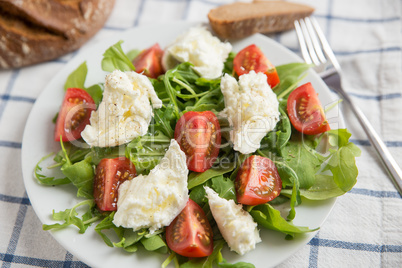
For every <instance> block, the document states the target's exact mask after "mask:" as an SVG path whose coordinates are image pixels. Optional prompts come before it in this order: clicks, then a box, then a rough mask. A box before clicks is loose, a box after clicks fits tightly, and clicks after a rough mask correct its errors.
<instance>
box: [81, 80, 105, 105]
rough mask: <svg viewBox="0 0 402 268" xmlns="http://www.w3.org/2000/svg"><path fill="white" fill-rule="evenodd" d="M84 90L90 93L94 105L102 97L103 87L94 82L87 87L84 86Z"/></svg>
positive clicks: (97, 103)
mask: <svg viewBox="0 0 402 268" xmlns="http://www.w3.org/2000/svg"><path fill="white" fill-rule="evenodd" d="M84 89H85V91H86V92H88V94H89V95H91V97H92V99H93V100H94V102H95V104H96V106H98V105H99V103H101V101H102V98H103V89H102V86H101V85H100V84H95V85H92V86H90V87H88V88H84Z"/></svg>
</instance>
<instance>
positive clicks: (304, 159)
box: [282, 135, 323, 189]
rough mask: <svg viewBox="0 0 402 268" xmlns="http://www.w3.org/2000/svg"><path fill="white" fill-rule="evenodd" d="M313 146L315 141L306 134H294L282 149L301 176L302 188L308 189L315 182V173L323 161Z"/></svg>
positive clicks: (288, 161) (287, 160)
mask: <svg viewBox="0 0 402 268" xmlns="http://www.w3.org/2000/svg"><path fill="white" fill-rule="evenodd" d="M312 146H313V142H312V141H311V140H309V139H307V137H306V136H302V135H298V136H295V135H294V136H293V137H292V139H291V140H290V141H289V142H288V144H287V145H286V146H284V148H283V150H282V155H283V157H284V159H285V162H286V164H287V165H288V166H289V167H290V168H291V169H292V170H294V172H295V173H296V174H297V176H298V178H299V183H300V188H301V189H308V188H310V187H311V186H312V185H313V184H314V182H315V175H316V173H317V172H318V170H319V169H320V167H321V164H322V162H323V161H322V159H321V158H320V157H319V155H318V153H317V152H316V151H314V149H312Z"/></svg>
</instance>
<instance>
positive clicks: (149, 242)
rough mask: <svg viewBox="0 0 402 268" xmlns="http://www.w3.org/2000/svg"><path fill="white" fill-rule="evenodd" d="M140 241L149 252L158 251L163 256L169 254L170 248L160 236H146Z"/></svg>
mask: <svg viewBox="0 0 402 268" xmlns="http://www.w3.org/2000/svg"><path fill="white" fill-rule="evenodd" d="M140 241H141V244H142V245H143V246H144V248H145V249H146V250H148V251H157V252H159V253H163V254H165V253H167V252H168V246H167V245H166V243H165V241H163V239H162V238H161V237H160V235H152V236H148V237H147V236H145V237H143V238H142V239H141V240H140Z"/></svg>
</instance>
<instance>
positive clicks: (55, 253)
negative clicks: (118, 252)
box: [0, 0, 402, 268]
mask: <svg viewBox="0 0 402 268" xmlns="http://www.w3.org/2000/svg"><path fill="white" fill-rule="evenodd" d="M229 2H233V1H231V0H116V5H115V8H114V10H113V13H112V15H111V17H110V19H109V20H108V21H107V23H106V25H105V26H104V27H103V29H102V30H101V31H100V32H99V33H98V34H96V36H95V37H93V38H92V39H91V40H90V41H89V42H88V43H87V44H85V45H84V48H85V47H89V46H91V45H93V44H96V43H97V42H98V41H100V40H103V39H105V38H115V37H114V36H115V34H116V33H120V32H122V31H124V30H126V29H128V28H131V27H136V26H140V25H146V24H150V23H152V24H153V23H164V22H170V21H178V20H185V21H207V18H206V15H207V13H208V11H209V10H210V9H211V8H214V7H216V6H218V5H221V4H225V3H229ZM297 2H301V3H305V4H309V5H311V6H313V7H314V8H315V9H316V11H315V13H314V14H315V17H316V18H317V20H318V22H319V24H320V25H321V26H322V28H323V30H324V33H325V34H326V36H328V40H329V43H330V44H331V46H332V47H333V49H334V52H335V54H336V56H337V57H338V59H339V61H340V64H341V66H342V68H343V70H344V86H345V88H346V90H347V91H348V92H349V93H350V94H351V96H352V98H353V99H354V100H355V101H356V103H357V104H358V105H359V106H360V107H361V108H362V110H363V111H364V113H365V114H366V115H367V117H368V118H369V119H370V121H371V123H372V124H373V126H374V128H375V129H376V130H377V131H378V133H379V134H380V135H381V137H382V138H383V139H384V141H385V143H386V145H387V146H388V148H389V149H390V151H391V153H392V154H393V156H394V157H395V158H396V160H397V162H398V163H399V165H400V166H402V135H401V133H402V84H401V78H402V75H401V74H402V67H401V62H402V57H401V53H402V51H401V48H402V38H401V37H402V1H401V0H353V1H350V0H310V1H308V0H298V1H297ZM270 37H271V38H273V39H274V40H276V41H277V42H279V43H281V44H283V45H285V46H286V47H288V48H289V49H290V50H292V51H294V52H296V53H299V46H298V42H297V39H296V35H295V33H294V31H289V32H286V33H281V34H274V35H270ZM117 39H118V38H116V40H117ZM74 55H75V53H71V54H69V55H66V56H64V57H62V58H59V59H57V60H53V61H50V62H46V63H42V64H38V65H35V66H30V67H26V68H21V69H15V70H9V71H1V72H0V265H1V267H2V268H3V267H32V266H39V267H85V266H86V264H84V263H83V262H81V261H80V260H78V259H77V258H75V257H74V256H73V255H72V254H71V253H69V252H67V251H66V250H65V249H63V248H62V247H61V246H60V245H59V244H58V243H57V242H56V241H55V240H54V239H53V238H52V236H51V235H50V234H49V233H48V232H46V231H43V230H42V224H41V222H40V221H39V220H38V218H37V216H36V215H35V212H34V211H33V209H32V207H31V205H30V201H29V198H28V197H27V194H26V191H25V188H24V183H23V178H22V171H21V146H22V135H23V130H24V126H25V123H26V120H27V118H28V115H29V112H30V110H31V108H32V106H33V105H34V103H35V100H36V99H37V97H38V96H39V94H40V93H41V91H42V89H43V88H44V87H45V86H46V84H47V83H48V81H49V80H50V79H51V78H52V77H53V76H54V75H55V74H56V73H57V72H58V71H59V70H61V69H62V68H63V67H64V66H65V64H66V63H67V62H68V61H69V60H70V59H71V58H72V57H73V56H74ZM343 114H344V117H345V120H346V126H347V128H348V129H349V130H350V131H351V132H352V134H353V136H352V138H353V142H355V143H356V144H357V145H358V146H359V147H360V148H361V149H362V156H361V157H359V158H358V160H357V165H358V168H359V176H358V182H357V184H356V186H355V187H354V188H353V189H352V190H351V191H350V192H349V193H347V194H345V195H344V196H342V197H339V198H338V200H337V202H336V204H335V207H334V209H333V211H332V213H331V214H330V216H329V217H328V219H327V221H326V222H325V223H324V225H323V226H322V227H321V229H320V231H319V232H318V233H317V235H316V236H315V237H314V238H313V239H312V240H311V241H310V242H309V243H308V244H307V245H305V246H304V247H303V248H301V249H300V250H299V251H298V252H296V253H295V254H294V255H293V256H291V257H290V258H289V259H287V260H286V261H285V262H284V263H283V264H281V265H279V267H402V198H401V196H400V195H399V194H398V192H397V191H396V190H395V188H394V186H393V184H392V183H391V182H390V180H389V178H388V176H387V174H386V172H385V170H384V168H383V167H382V165H381V163H380V162H379V160H378V158H377V156H376V153H375V150H374V148H373V147H372V146H371V145H370V143H369V141H368V140H367V136H366V135H365V134H364V132H363V131H362V129H361V128H360V126H359V124H358V122H357V121H356V119H355V118H354V116H353V114H352V113H351V111H350V109H349V108H348V107H347V106H343Z"/></svg>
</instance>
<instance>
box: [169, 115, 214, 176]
mask: <svg viewBox="0 0 402 268" xmlns="http://www.w3.org/2000/svg"><path fill="white" fill-rule="evenodd" d="M174 138H175V140H176V141H177V142H178V143H179V144H180V148H181V150H182V151H183V152H184V153H185V154H186V156H187V166H188V169H189V170H192V171H196V172H204V171H205V170H207V169H209V168H210V167H212V165H213V163H214V162H215V160H216V158H217V156H218V154H219V147H220V145H221V128H220V126H219V122H218V118H217V117H216V115H215V114H214V113H213V112H211V111H205V112H187V113H185V114H184V115H183V116H182V117H180V119H179V121H178V122H177V124H176V128H175V132H174Z"/></svg>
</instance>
